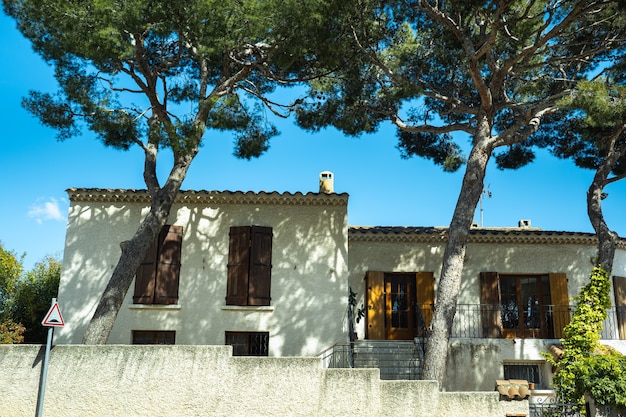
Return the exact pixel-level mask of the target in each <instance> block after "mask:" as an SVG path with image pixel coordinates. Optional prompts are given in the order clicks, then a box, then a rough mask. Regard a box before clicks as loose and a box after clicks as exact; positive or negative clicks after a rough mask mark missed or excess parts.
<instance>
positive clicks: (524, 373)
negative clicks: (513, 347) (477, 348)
mask: <svg viewBox="0 0 626 417" xmlns="http://www.w3.org/2000/svg"><path fill="white" fill-rule="evenodd" d="M503 368H504V379H522V380H525V381H528V382H529V383H533V384H534V386H535V389H546V386H545V385H544V378H543V372H542V368H543V362H519V361H511V362H506V361H505V362H504V363H503Z"/></svg>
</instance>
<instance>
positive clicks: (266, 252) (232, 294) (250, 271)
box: [226, 226, 272, 306]
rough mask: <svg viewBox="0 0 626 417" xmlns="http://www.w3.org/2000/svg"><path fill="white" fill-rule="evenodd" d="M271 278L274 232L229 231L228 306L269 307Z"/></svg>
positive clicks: (249, 228)
mask: <svg viewBox="0 0 626 417" xmlns="http://www.w3.org/2000/svg"><path fill="white" fill-rule="evenodd" d="M271 276H272V228H271V227H264V226H234V227H231V228H230V235H229V248H228V281H227V286H226V304H227V305H239V306H268V305H270V300H271V297H270V284H271Z"/></svg>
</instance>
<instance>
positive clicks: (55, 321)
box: [41, 303, 65, 327]
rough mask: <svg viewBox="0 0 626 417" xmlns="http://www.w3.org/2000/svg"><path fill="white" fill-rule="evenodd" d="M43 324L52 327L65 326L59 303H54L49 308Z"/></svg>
mask: <svg viewBox="0 0 626 417" xmlns="http://www.w3.org/2000/svg"><path fill="white" fill-rule="evenodd" d="M41 324H43V325H44V326H52V327H63V326H65V322H64V321H63V316H62V315H61V309H59V303H54V304H52V307H50V310H48V313H47V314H46V318H45V319H43V321H42V322H41Z"/></svg>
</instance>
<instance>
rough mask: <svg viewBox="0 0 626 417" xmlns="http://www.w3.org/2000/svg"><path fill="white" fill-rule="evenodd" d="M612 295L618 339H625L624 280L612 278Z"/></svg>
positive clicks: (625, 300)
mask: <svg viewBox="0 0 626 417" xmlns="http://www.w3.org/2000/svg"><path fill="white" fill-rule="evenodd" d="M613 293H614V294H613V295H614V296H615V308H616V309H617V328H618V330H619V338H620V339H622V340H624V339H626V278H624V277H615V276H614V277H613Z"/></svg>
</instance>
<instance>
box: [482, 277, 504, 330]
mask: <svg viewBox="0 0 626 417" xmlns="http://www.w3.org/2000/svg"><path fill="white" fill-rule="evenodd" d="M480 304H481V306H480V309H481V321H482V328H483V337H502V317H501V313H500V309H501V306H500V280H499V277H498V273H497V272H481V273H480Z"/></svg>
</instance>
